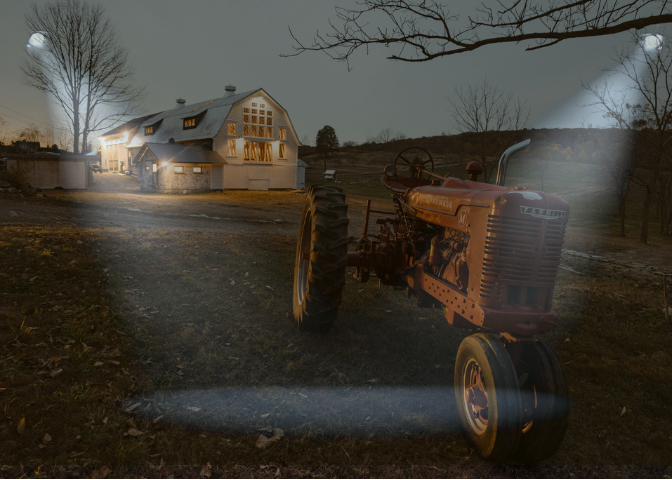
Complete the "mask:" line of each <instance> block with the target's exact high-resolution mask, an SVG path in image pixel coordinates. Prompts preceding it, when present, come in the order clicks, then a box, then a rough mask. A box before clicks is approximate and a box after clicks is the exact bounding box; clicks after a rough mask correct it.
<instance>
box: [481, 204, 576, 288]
mask: <svg viewBox="0 0 672 480" xmlns="http://www.w3.org/2000/svg"><path fill="white" fill-rule="evenodd" d="M564 235H565V224H564V223H559V222H557V221H554V220H543V219H537V218H531V219H521V218H507V217H500V216H496V215H489V216H488V226H487V236H486V239H485V250H484V256H483V271H482V276H481V292H480V296H481V297H482V298H485V299H490V300H494V301H502V300H503V296H504V286H505V285H520V286H528V287H551V286H553V284H554V282H555V275H556V273H557V271H558V265H560V253H561V249H562V242H563V238H564Z"/></svg>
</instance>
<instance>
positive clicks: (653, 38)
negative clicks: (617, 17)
mask: <svg viewBox="0 0 672 480" xmlns="http://www.w3.org/2000/svg"><path fill="white" fill-rule="evenodd" d="M642 43H643V45H644V48H645V49H646V50H660V49H662V48H663V36H662V35H654V34H646V35H645V36H644V41H643V42H642Z"/></svg>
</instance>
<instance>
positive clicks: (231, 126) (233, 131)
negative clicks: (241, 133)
mask: <svg viewBox="0 0 672 480" xmlns="http://www.w3.org/2000/svg"><path fill="white" fill-rule="evenodd" d="M235 134H236V124H235V123H229V135H235Z"/></svg>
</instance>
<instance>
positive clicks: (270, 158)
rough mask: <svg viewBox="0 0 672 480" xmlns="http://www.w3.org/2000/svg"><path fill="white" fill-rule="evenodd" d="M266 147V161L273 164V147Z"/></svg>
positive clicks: (268, 145)
mask: <svg viewBox="0 0 672 480" xmlns="http://www.w3.org/2000/svg"><path fill="white" fill-rule="evenodd" d="M264 145H266V161H267V162H272V161H273V145H272V144H270V143H265V144H264Z"/></svg>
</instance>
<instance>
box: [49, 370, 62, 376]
mask: <svg viewBox="0 0 672 480" xmlns="http://www.w3.org/2000/svg"><path fill="white" fill-rule="evenodd" d="M62 371H63V369H62V368H57V369H56V370H52V371H51V373H50V374H49V376H50V377H55V376H56V375H58V374H59V373H61V372H62Z"/></svg>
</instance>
